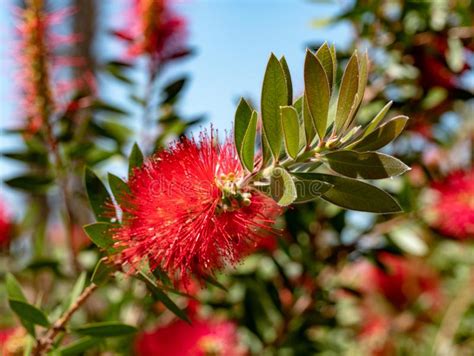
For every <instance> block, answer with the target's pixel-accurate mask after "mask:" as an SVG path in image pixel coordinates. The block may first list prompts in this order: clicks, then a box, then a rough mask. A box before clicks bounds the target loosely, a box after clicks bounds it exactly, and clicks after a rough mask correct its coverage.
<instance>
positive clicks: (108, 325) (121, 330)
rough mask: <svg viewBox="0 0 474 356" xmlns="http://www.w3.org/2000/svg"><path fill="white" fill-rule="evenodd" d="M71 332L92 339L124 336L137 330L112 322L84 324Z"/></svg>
mask: <svg viewBox="0 0 474 356" xmlns="http://www.w3.org/2000/svg"><path fill="white" fill-rule="evenodd" d="M72 330H73V331H74V332H75V333H77V334H80V335H87V336H93V337H114V336H124V335H130V334H134V333H136V332H137V328H136V327H134V326H131V325H127V324H122V323H118V322H113V321H105V322H100V323H91V324H85V325H82V326H80V327H78V328H74V329H72Z"/></svg>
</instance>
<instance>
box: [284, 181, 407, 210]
mask: <svg viewBox="0 0 474 356" xmlns="http://www.w3.org/2000/svg"><path fill="white" fill-rule="evenodd" d="M293 175H294V176H296V177H298V178H300V179H307V180H313V179H315V180H322V181H325V182H328V183H330V184H332V185H333V187H332V188H331V189H329V190H328V191H327V192H326V193H324V194H323V196H322V198H323V199H324V200H327V201H328V202H330V203H333V204H334V205H337V206H340V207H341V208H344V209H350V210H358V211H366V212H371V213H381V214H386V213H398V212H400V211H401V208H400V205H398V203H397V202H396V201H395V199H393V198H392V196H391V195H390V194H388V193H386V192H384V191H383V190H381V189H379V188H377V187H375V186H373V185H371V184H368V183H364V182H361V181H358V180H355V179H351V178H344V177H339V176H333V175H329V174H320V173H293Z"/></svg>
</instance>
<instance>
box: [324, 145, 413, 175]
mask: <svg viewBox="0 0 474 356" xmlns="http://www.w3.org/2000/svg"><path fill="white" fill-rule="evenodd" d="M324 161H325V162H326V163H327V164H328V165H329V167H331V169H332V170H333V171H335V172H337V173H339V174H342V175H344V176H346V177H350V178H365V179H383V178H388V177H394V176H398V175H400V174H403V173H405V172H406V171H408V170H410V167H408V166H407V165H406V164H405V163H403V162H402V161H400V160H398V159H396V158H394V157H392V156H389V155H386V154H383V153H377V152H356V151H334V152H329V153H327V154H325V155H324Z"/></svg>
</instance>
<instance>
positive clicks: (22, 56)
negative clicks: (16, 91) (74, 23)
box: [16, 0, 92, 133]
mask: <svg viewBox="0 0 474 356" xmlns="http://www.w3.org/2000/svg"><path fill="white" fill-rule="evenodd" d="M46 6H47V5H46V2H45V1H44V0H28V1H27V6H26V7H25V8H24V9H18V12H19V20H18V21H19V24H18V26H17V28H18V36H19V39H18V45H17V47H18V49H17V51H16V56H17V58H18V62H19V69H18V80H19V83H20V87H21V89H22V91H23V95H22V97H23V106H22V107H23V109H24V110H25V116H26V118H27V123H28V124H27V129H28V131H30V132H31V133H35V132H36V131H38V130H39V129H41V128H44V126H45V125H49V120H50V117H51V116H52V115H53V114H55V113H56V112H57V110H59V109H65V106H66V105H67V104H68V103H69V99H70V97H71V95H72V93H74V92H75V91H78V90H80V89H81V88H83V87H85V86H91V85H92V76H91V74H88V73H84V74H83V75H81V76H78V77H76V78H68V76H69V75H68V74H67V71H65V69H67V67H69V68H70V67H81V66H83V65H84V61H83V60H82V59H81V58H78V57H74V56H69V55H62V54H60V51H61V49H63V47H64V46H72V45H74V43H76V42H77V41H78V40H80V36H78V35H76V34H69V35H67V34H60V33H56V32H54V28H55V27H58V25H60V24H61V23H62V22H63V21H64V19H65V18H66V17H68V16H70V15H71V14H72V13H73V9H72V8H67V9H61V10H56V11H47V10H46Z"/></svg>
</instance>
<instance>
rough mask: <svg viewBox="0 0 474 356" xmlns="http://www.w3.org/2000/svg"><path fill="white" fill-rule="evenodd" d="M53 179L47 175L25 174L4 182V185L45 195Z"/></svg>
mask: <svg viewBox="0 0 474 356" xmlns="http://www.w3.org/2000/svg"><path fill="white" fill-rule="evenodd" d="M53 181H54V179H53V178H52V177H49V176H47V175H42V176H40V175H35V174H25V175H22V176H18V177H14V178H10V179H7V180H5V184H6V185H8V186H9V187H11V188H15V189H20V190H25V191H27V192H31V193H39V194H41V193H45V192H46V191H47V190H48V188H49V187H50V186H51V184H52V183H53Z"/></svg>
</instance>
